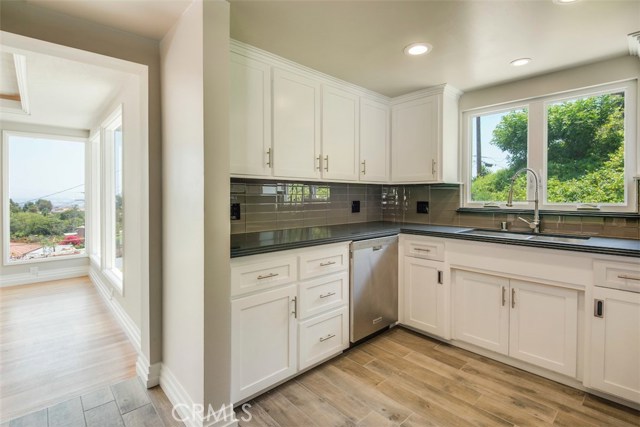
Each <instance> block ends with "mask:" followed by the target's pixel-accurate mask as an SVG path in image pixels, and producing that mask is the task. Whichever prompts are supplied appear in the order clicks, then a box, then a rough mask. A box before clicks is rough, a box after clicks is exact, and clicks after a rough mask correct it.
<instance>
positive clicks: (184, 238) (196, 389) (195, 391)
mask: <svg viewBox="0 0 640 427" xmlns="http://www.w3.org/2000/svg"><path fill="white" fill-rule="evenodd" d="M202 24H203V4H202V2H200V1H196V2H194V3H193V4H192V5H191V6H190V7H189V8H188V9H187V10H186V11H185V12H184V14H183V15H182V17H181V18H180V20H179V21H178V22H177V23H176V25H175V26H174V27H173V29H172V30H171V31H169V33H167V35H166V36H165V37H164V39H163V40H162V41H161V42H160V58H161V69H162V83H161V87H162V134H163V144H162V145H163V158H164V165H163V179H162V181H163V217H164V218H163V235H164V241H165V242H166V243H165V245H164V247H163V279H164V284H163V332H164V336H163V376H164V370H166V369H168V370H169V371H170V372H171V373H172V374H173V376H174V377H175V379H176V380H177V381H178V382H179V383H180V385H181V386H182V388H183V389H184V392H186V393H187V394H188V396H189V399H190V400H191V401H192V402H195V403H203V402H204V332H203V331H204V162H203V156H204V132H203V129H204V105H203V90H204V88H203V78H204V75H203V39H202V31H203V25H202ZM226 179H227V180H228V177H227V178H226ZM225 197H226V193H225ZM225 206H226V204H225ZM225 223H228V221H226V220H225ZM161 381H162V379H161ZM163 387H164V384H163ZM170 397H171V396H170Z"/></svg>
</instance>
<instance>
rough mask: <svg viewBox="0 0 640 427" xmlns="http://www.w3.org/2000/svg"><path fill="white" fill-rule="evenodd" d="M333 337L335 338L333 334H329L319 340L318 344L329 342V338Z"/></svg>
mask: <svg viewBox="0 0 640 427" xmlns="http://www.w3.org/2000/svg"><path fill="white" fill-rule="evenodd" d="M335 336H336V335H335V334H329V335H327V336H326V337H324V338H320V342H325V341H327V340H330V339H331V338H333V337H335Z"/></svg>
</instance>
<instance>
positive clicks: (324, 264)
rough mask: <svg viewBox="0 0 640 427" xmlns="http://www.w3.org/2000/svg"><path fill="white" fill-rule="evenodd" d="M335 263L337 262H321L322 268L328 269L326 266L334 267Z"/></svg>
mask: <svg viewBox="0 0 640 427" xmlns="http://www.w3.org/2000/svg"><path fill="white" fill-rule="evenodd" d="M335 263H336V262H335V261H327V262H321V263H320V267H326V266H328V265H333V264H335Z"/></svg>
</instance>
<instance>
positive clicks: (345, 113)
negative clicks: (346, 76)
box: [322, 86, 360, 181]
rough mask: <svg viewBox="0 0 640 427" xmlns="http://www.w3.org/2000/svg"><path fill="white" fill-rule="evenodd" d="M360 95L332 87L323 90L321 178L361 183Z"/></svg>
mask: <svg viewBox="0 0 640 427" xmlns="http://www.w3.org/2000/svg"><path fill="white" fill-rule="evenodd" d="M359 110H360V105H359V99H358V96H357V95H354V94H352V93H349V92H346V91H344V90H340V89H337V88H334V87H331V86H323V87H322V156H323V157H322V177H323V178H325V179H341V180H351V181H357V180H358V151H359V150H358V145H359V136H358V117H359V114H360V113H359Z"/></svg>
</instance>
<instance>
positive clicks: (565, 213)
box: [456, 207, 640, 218]
mask: <svg viewBox="0 0 640 427" xmlns="http://www.w3.org/2000/svg"><path fill="white" fill-rule="evenodd" d="M456 212H458V213H486V214H496V213H500V214H512V215H531V214H533V209H504V208H495V207H491V208H458V209H456ZM540 215H558V216H590V217H601V218H640V214H638V213H637V212H602V211H577V210H575V211H554V210H542V209H541V210H540Z"/></svg>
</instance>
